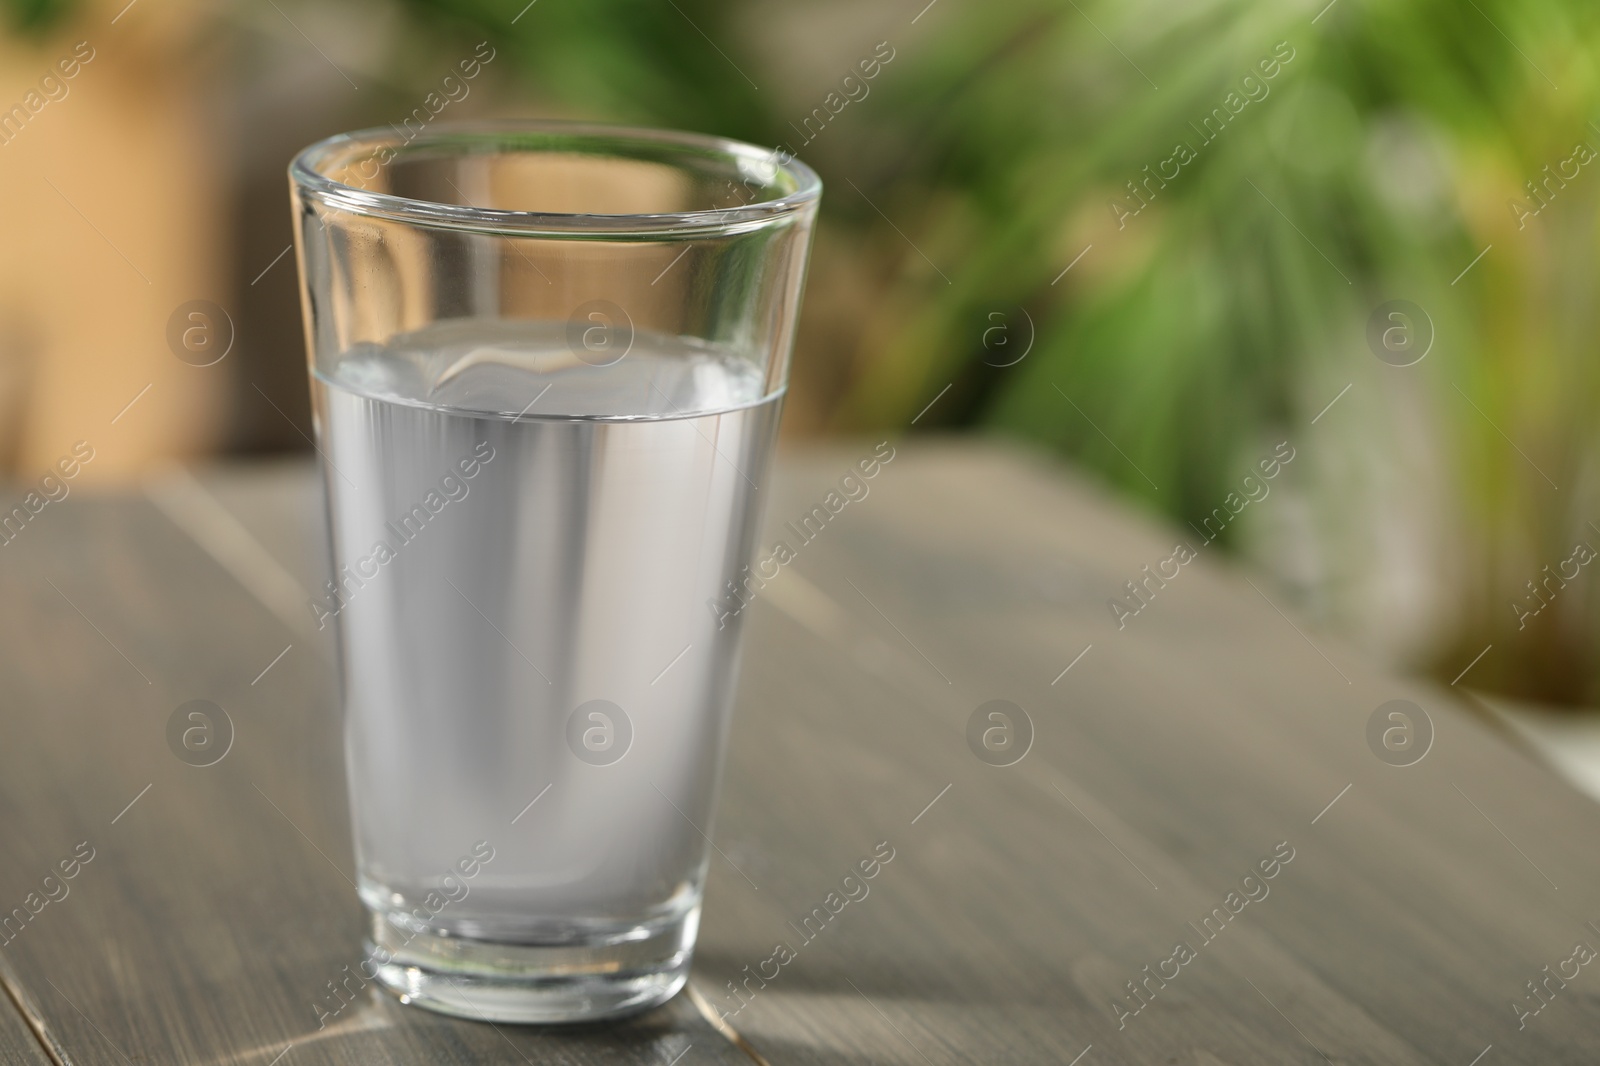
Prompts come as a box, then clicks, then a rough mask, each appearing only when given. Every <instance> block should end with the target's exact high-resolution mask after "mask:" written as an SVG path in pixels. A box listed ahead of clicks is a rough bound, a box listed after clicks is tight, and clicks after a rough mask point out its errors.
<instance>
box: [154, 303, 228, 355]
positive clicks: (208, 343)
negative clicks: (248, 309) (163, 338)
mask: <svg viewBox="0 0 1600 1066" xmlns="http://www.w3.org/2000/svg"><path fill="white" fill-rule="evenodd" d="M233 338H234V330H233V316H232V315H230V314H228V312H227V311H226V310H224V309H223V307H222V305H220V304H216V303H212V302H211V301H210V300H190V301H189V302H188V303H183V304H179V305H178V306H177V307H175V308H174V309H173V311H172V314H171V315H170V316H169V317H168V318H167V347H168V348H169V349H170V350H171V352H172V354H173V355H175V356H177V357H178V358H179V359H182V360H183V361H184V362H185V363H188V364H189V365H190V366H213V365H215V364H217V363H220V362H222V360H223V359H225V358H227V355H228V353H229V352H231V351H233Z"/></svg>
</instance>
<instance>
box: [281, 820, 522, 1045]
mask: <svg viewBox="0 0 1600 1066" xmlns="http://www.w3.org/2000/svg"><path fill="white" fill-rule="evenodd" d="M494 856H495V850H494V847H493V846H492V845H491V844H490V843H489V842H488V841H487V840H480V841H478V842H477V843H476V844H474V845H472V850H471V851H469V852H468V853H467V854H466V855H463V856H462V857H461V858H459V859H457V860H456V861H455V864H454V865H453V866H451V867H450V868H449V869H447V870H446V871H445V874H444V876H443V877H441V878H440V880H439V887H438V888H437V889H435V890H434V891H431V892H429V893H428V894H427V896H425V897H424V898H423V899H422V901H421V902H420V903H419V904H418V905H417V906H415V907H413V908H412V909H411V910H410V911H407V912H396V911H390V912H386V913H385V914H384V920H385V921H387V922H388V923H389V927H390V928H391V929H394V930H396V931H398V932H399V933H400V934H401V935H402V937H403V939H402V940H401V941H400V945H401V946H402V947H404V946H405V945H406V944H409V943H411V941H412V939H413V938H414V937H415V936H416V935H417V934H418V933H420V932H423V931H425V930H426V929H427V928H428V923H429V922H431V921H433V920H434V919H435V918H437V917H439V915H440V914H441V913H443V912H444V909H445V908H446V907H448V906H450V904H452V903H460V902H461V901H462V900H464V899H466V898H467V896H468V895H470V894H471V892H472V886H471V885H469V884H468V883H467V882H469V881H471V880H472V879H473V878H474V877H477V876H478V874H479V873H480V872H481V871H482V870H483V868H484V867H485V866H487V865H489V863H490V862H492V861H494ZM393 961H394V953H393V952H391V951H390V950H389V949H388V948H386V947H384V946H383V945H382V944H377V945H374V946H373V948H372V950H371V951H369V952H367V954H366V957H365V958H363V959H362V960H361V961H360V962H358V963H356V968H355V971H354V972H352V971H351V969H350V967H349V966H345V967H344V968H343V969H341V970H340V971H339V974H336V975H334V979H333V980H331V981H329V982H328V994H327V995H326V996H323V997H321V998H319V999H318V1000H317V1001H315V1002H313V1003H312V1004H311V1008H312V1009H313V1010H315V1011H316V1012H317V1028H318V1029H325V1028H327V1026H328V1022H329V1021H330V1020H332V1019H334V1018H337V1017H338V1016H339V1014H340V1012H342V1011H343V1010H344V1009H345V1008H346V1007H348V1006H349V1005H350V1004H352V1003H354V1002H355V1001H356V997H357V996H358V995H359V994H360V993H361V990H362V989H364V988H366V987H367V984H368V983H369V982H371V981H373V980H374V979H376V978H377V976H378V970H379V969H380V968H381V967H383V966H387V965H389V963H391V962H393ZM340 975H343V976H340ZM351 982H354V987H352V985H351ZM330 1007H331V1008H332V1009H331V1010H330V1009H329V1008H330Z"/></svg>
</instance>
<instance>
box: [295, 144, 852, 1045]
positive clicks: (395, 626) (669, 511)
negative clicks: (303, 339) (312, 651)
mask: <svg viewBox="0 0 1600 1066" xmlns="http://www.w3.org/2000/svg"><path fill="white" fill-rule="evenodd" d="M408 134H409V139H408ZM290 179H291V182H290V185H291V195H292V199H293V208H294V215H295V225H296V235H295V236H296V248H297V251H298V257H299V264H300V278H301V294H302V301H303V307H304V312H305V325H306V335H307V345H308V349H309V357H310V368H311V387H312V395H313V402H314V408H315V415H316V427H317V443H318V450H319V452H320V453H321V456H322V459H323V467H324V476H325V481H326V486H327V495H328V513H329V516H330V525H331V537H332V553H333V566H334V580H333V581H331V582H329V584H328V586H327V587H326V588H324V589H322V590H319V592H318V595H317V597H316V599H315V601H314V602H313V603H312V604H311V605H310V610H311V611H312V613H313V614H314V615H315V616H316V618H317V620H318V622H319V624H320V625H322V626H324V627H333V628H336V630H337V635H338V642H339V649H340V662H341V683H342V697H343V706H344V715H345V743H346V767H347V772H348V776H349V788H350V807H351V816H352V819H353V823H354V839H355V849H356V858H357V866H358V869H359V875H360V877H359V881H360V894H361V899H362V902H363V903H364V904H365V905H366V907H367V909H368V910H369V911H370V914H371V937H370V940H369V942H368V944H367V956H366V958H365V959H364V960H363V961H362V970H363V972H364V973H365V974H367V975H368V976H369V977H370V978H375V979H376V980H378V981H379V982H381V983H382V984H383V985H384V986H386V987H387V988H389V989H390V990H391V991H393V992H395V993H396V994H398V995H399V996H400V998H401V999H402V1000H404V1001H405V1002H408V1003H419V1004H421V1005H423V1006H426V1007H431V1008H433V1009H435V1010H440V1011H445V1012H448V1013H452V1014H459V1015H462V1016H465V1017H469V1018H487V1019H490V1020H494V1021H511V1022H568V1021H582V1020H592V1019H597V1018H604V1017H611V1016H616V1015H620V1014H624V1013H628V1012H631V1011H636V1010H641V1009H644V1008H646V1007H649V1006H652V1005H654V1004H657V1003H660V1002H662V1001H664V1000H666V999H667V998H669V997H670V996H672V995H673V994H674V993H675V992H676V991H677V990H678V989H679V988H680V987H681V986H682V985H683V983H684V981H685V979H686V977H687V973H688V969H689V960H690V956H691V954H692V952H693V949H694V941H695V931H696V928H697V926H698V922H699V916H700V900H701V892H702V888H703V885H704V882H705V873H706V867H707V861H708V849H709V846H710V833H711V832H712V825H711V820H712V811H713V807H714V804H715V799H716V794H717V784H718V779H719V775H720V766H721V760H722V753H723V748H724V745H725V742H726V738H727V733H728V724H729V713H730V705H731V701H732V697H733V690H734V681H735V676H736V673H737V667H738V655H739V638H740V630H741V624H742V621H743V618H744V612H742V611H739V610H737V609H736V608H737V607H738V605H739V604H740V603H741V601H742V599H747V598H748V595H749V592H748V589H749V588H750V573H749V571H748V569H747V567H748V566H749V564H750V562H751V559H752V552H753V549H754V546H755V537H756V534H757V526H758V521H759V517H760V512H761V509H762V508H761V504H762V496H763V495H764V494H763V492H762V491H761V489H762V486H763V484H764V480H765V477H766V471H767V465H768V455H769V453H770V451H771V449H772V445H773V440H774V437H775V434H776V430H777V424H778V414H779V409H780V407H781V406H782V401H783V394H784V388H785V384H786V381H787V378H788V367H789V355H790V349H791V346H792V340H793V335H794V325H795V316H796V312H797V310H798V307H799V303H800V296H801V289H802V283H803V280H804V276H805V267H806V257H807V253H808V249H809V245H810V235H811V229H812V225H813V222H814V219H815V215H816V209H817V202H818V198H819V196H820V195H821V183H820V181H819V180H818V178H817V176H816V174H815V173H813V172H812V171H811V170H810V169H809V168H807V167H806V166H804V165H803V164H801V163H798V162H796V161H795V160H793V159H792V158H790V157H788V156H787V155H786V154H783V153H774V152H771V151H767V150H764V149H760V148H755V147H752V146H750V145H746V144H739V143H735V142H731V141H726V140H720V139H717V138H712V137H702V136H695V135H689V134H682V133H671V132H663V131H651V130H637V129H623V128H617V127H608V126H596V125H575V124H558V123H515V124H490V125H470V126H462V125H449V124H440V125H438V126H430V127H428V128H426V129H424V130H423V131H422V132H421V133H419V134H417V133H411V132H410V131H397V130H395V129H386V130H372V131H366V132H361V133H353V134H347V135H343V136H338V137H334V138H331V139H329V140H326V141H323V142H321V143H319V144H316V145H313V146H312V147H310V148H308V149H306V150H305V151H304V152H303V153H301V155H300V156H299V157H298V158H296V159H295V161H294V163H293V164H292V165H291V167H290Z"/></svg>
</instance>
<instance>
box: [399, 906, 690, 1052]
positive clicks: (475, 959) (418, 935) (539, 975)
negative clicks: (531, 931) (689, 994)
mask: <svg viewBox="0 0 1600 1066" xmlns="http://www.w3.org/2000/svg"><path fill="white" fill-rule="evenodd" d="M406 922H409V923H410V927H409V928H408V926H407V925H406V924H405V923H406ZM699 924H700V908H699V907H695V908H694V909H693V910H691V911H689V912H688V913H687V914H685V915H683V916H682V917H681V918H677V919H674V920H672V921H670V922H667V923H664V924H654V925H647V926H638V927H636V928H634V929H629V930H625V931H623V932H621V933H619V934H616V935H611V936H607V937H604V938H603V939H601V938H597V939H595V940H592V941H588V942H581V941H580V942H576V943H571V942H568V943H561V944H550V945H540V944H513V943H501V942H495V941H487V940H476V939H469V938H466V937H461V936H450V935H446V934H443V933H440V932H438V931H431V930H426V929H424V930H417V929H415V926H416V921H415V919H413V918H411V917H410V916H409V915H406V916H405V919H404V920H403V921H402V919H400V918H399V916H395V917H391V916H389V915H387V914H383V913H377V912H374V913H373V914H372V938H371V939H370V940H369V941H368V942H367V952H368V954H367V957H368V958H369V959H371V960H372V965H373V966H374V967H375V968H376V970H377V975H376V976H377V981H378V983H379V984H381V985H382V986H383V987H385V988H386V989H388V990H389V991H390V992H392V993H394V994H395V995H396V996H398V997H399V998H400V1002H402V1003H412V1004H416V1005H417V1006H420V1007H427V1008H428V1009H429V1010H435V1011H438V1012H440V1013H441V1014H453V1015H456V1016H457V1017H461V1018H471V1019H473V1020H476V1021H490V1022H514V1023H515V1022H522V1023H535V1024H546V1025H548V1024H560V1023H572V1022H593V1021H600V1020H603V1019H608V1018H618V1017H622V1016H623V1015H627V1014H634V1013H637V1012H639V1011H643V1010H648V1009H649V1008H651V1007H654V1006H657V1005H658V1004H661V1003H665V1002H666V1001H667V1000H669V999H671V998H672V997H673V996H674V995H675V994H676V993H677V991H678V990H679V989H680V988H682V987H683V984H684V982H685V981H686V980H688V977H689V961H690V958H691V957H692V956H693V954H694V939H695V933H696V932H697V931H698V928H699Z"/></svg>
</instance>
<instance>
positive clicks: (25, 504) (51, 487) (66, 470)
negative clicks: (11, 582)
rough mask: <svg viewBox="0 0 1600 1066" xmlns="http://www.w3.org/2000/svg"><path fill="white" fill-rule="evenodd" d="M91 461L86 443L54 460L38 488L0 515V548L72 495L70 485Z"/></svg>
mask: <svg viewBox="0 0 1600 1066" xmlns="http://www.w3.org/2000/svg"><path fill="white" fill-rule="evenodd" d="M93 460H94V447H93V446H92V445H90V443H89V442H88V441H86V440H80V441H79V442H78V443H76V444H74V445H73V446H72V451H71V452H70V453H68V454H67V455H63V456H62V457H61V458H59V459H57V460H56V462H55V465H54V466H53V467H51V468H50V472H49V473H47V474H45V475H44V476H43V477H41V478H40V479H39V484H38V487H37V488H35V489H31V490H29V492H28V493H27V495H25V496H23V497H22V502H21V503H19V504H17V505H16V506H15V507H13V508H11V510H10V512H9V513H7V514H4V515H0V547H3V546H5V545H7V544H10V543H11V542H12V541H14V540H16V539H17V537H19V536H21V535H22V531H23V530H24V529H27V528H28V523H29V522H32V521H33V520H34V519H35V518H38V517H39V515H40V514H41V513H42V512H43V511H44V509H45V508H46V507H48V506H50V505H51V504H52V503H60V502H61V501H62V500H64V499H66V498H67V497H68V496H70V495H71V494H72V485H71V481H72V479H73V478H75V477H77V476H78V475H79V474H80V473H82V472H83V468H84V466H85V465H87V464H88V463H90V462H92V461H93Z"/></svg>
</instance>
